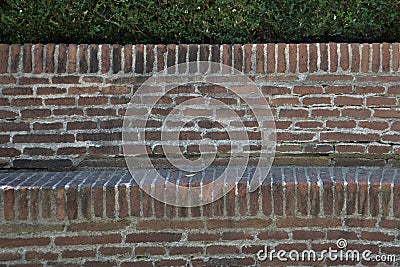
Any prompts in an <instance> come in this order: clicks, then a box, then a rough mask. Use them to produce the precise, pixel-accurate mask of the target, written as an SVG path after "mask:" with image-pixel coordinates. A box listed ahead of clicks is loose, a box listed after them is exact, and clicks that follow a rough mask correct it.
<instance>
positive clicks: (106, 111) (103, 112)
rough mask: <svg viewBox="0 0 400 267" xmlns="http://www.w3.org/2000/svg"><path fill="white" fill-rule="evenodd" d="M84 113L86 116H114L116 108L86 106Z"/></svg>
mask: <svg viewBox="0 0 400 267" xmlns="http://www.w3.org/2000/svg"><path fill="white" fill-rule="evenodd" d="M86 114H87V115H88V116H115V115H116V110H115V109H113V108H88V109H86Z"/></svg>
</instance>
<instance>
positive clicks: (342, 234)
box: [327, 230, 358, 240]
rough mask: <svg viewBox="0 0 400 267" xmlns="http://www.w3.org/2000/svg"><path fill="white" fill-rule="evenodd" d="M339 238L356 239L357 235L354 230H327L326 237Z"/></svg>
mask: <svg viewBox="0 0 400 267" xmlns="http://www.w3.org/2000/svg"><path fill="white" fill-rule="evenodd" d="M341 238H345V239H346V240H357V239H358V236H357V233H356V232H351V231H344V230H329V231H328V232H327V239H333V240H338V239H341Z"/></svg>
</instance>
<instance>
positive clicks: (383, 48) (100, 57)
mask: <svg viewBox="0 0 400 267" xmlns="http://www.w3.org/2000/svg"><path fill="white" fill-rule="evenodd" d="M197 60H200V61H213V62H221V63H223V64H226V65H229V66H232V67H234V68H235V69H238V70H239V71H242V72H244V73H246V74H272V73H315V72H317V73H324V72H327V73H342V72H343V73H346V72H352V73H390V72H392V73H393V72H399V64H400V63H399V62H400V51H399V43H392V44H390V43H374V44H347V43H327V44H326V43H320V44H245V45H239V44H235V45H206V44H203V45H196V44H190V45H185V44H182V45H172V44H171V45H142V44H138V45H125V46H121V45H109V44H103V45H97V44H91V45H87V44H81V45H75V44H70V45H65V44H59V45H54V44H46V45H43V44H24V45H18V44H13V45H7V44H0V62H1V64H0V73H31V74H43V73H49V74H54V73H56V74H66V73H68V74H88V73H93V74H117V73H135V74H146V73H147V74H151V73H155V72H157V71H161V70H163V69H164V68H166V67H170V66H173V65H175V64H178V63H183V62H189V61H197ZM2 83H7V81H4V80H3V81H2Z"/></svg>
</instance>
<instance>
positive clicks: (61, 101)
mask: <svg viewBox="0 0 400 267" xmlns="http://www.w3.org/2000/svg"><path fill="white" fill-rule="evenodd" d="M44 103H45V105H47V106H75V98H72V97H68V98H63V97H58V98H48V99H44Z"/></svg>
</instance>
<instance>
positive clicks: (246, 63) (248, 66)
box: [200, 44, 253, 73]
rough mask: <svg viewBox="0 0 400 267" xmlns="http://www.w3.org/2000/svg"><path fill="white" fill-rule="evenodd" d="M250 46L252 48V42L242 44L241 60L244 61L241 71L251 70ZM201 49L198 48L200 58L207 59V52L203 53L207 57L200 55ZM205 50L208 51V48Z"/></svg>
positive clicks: (247, 71)
mask: <svg viewBox="0 0 400 267" xmlns="http://www.w3.org/2000/svg"><path fill="white" fill-rule="evenodd" d="M207 48H208V47H207ZM252 48H253V45H252V44H245V45H244V46H243V50H244V58H243V61H244V68H243V72H244V73H249V72H250V71H251V53H252V51H251V50H252ZM201 51H202V50H201V49H200V60H203V61H204V60H208V53H207V54H205V55H207V57H205V56H204V57H203V58H202V57H201ZM207 52H208V49H207Z"/></svg>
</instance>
